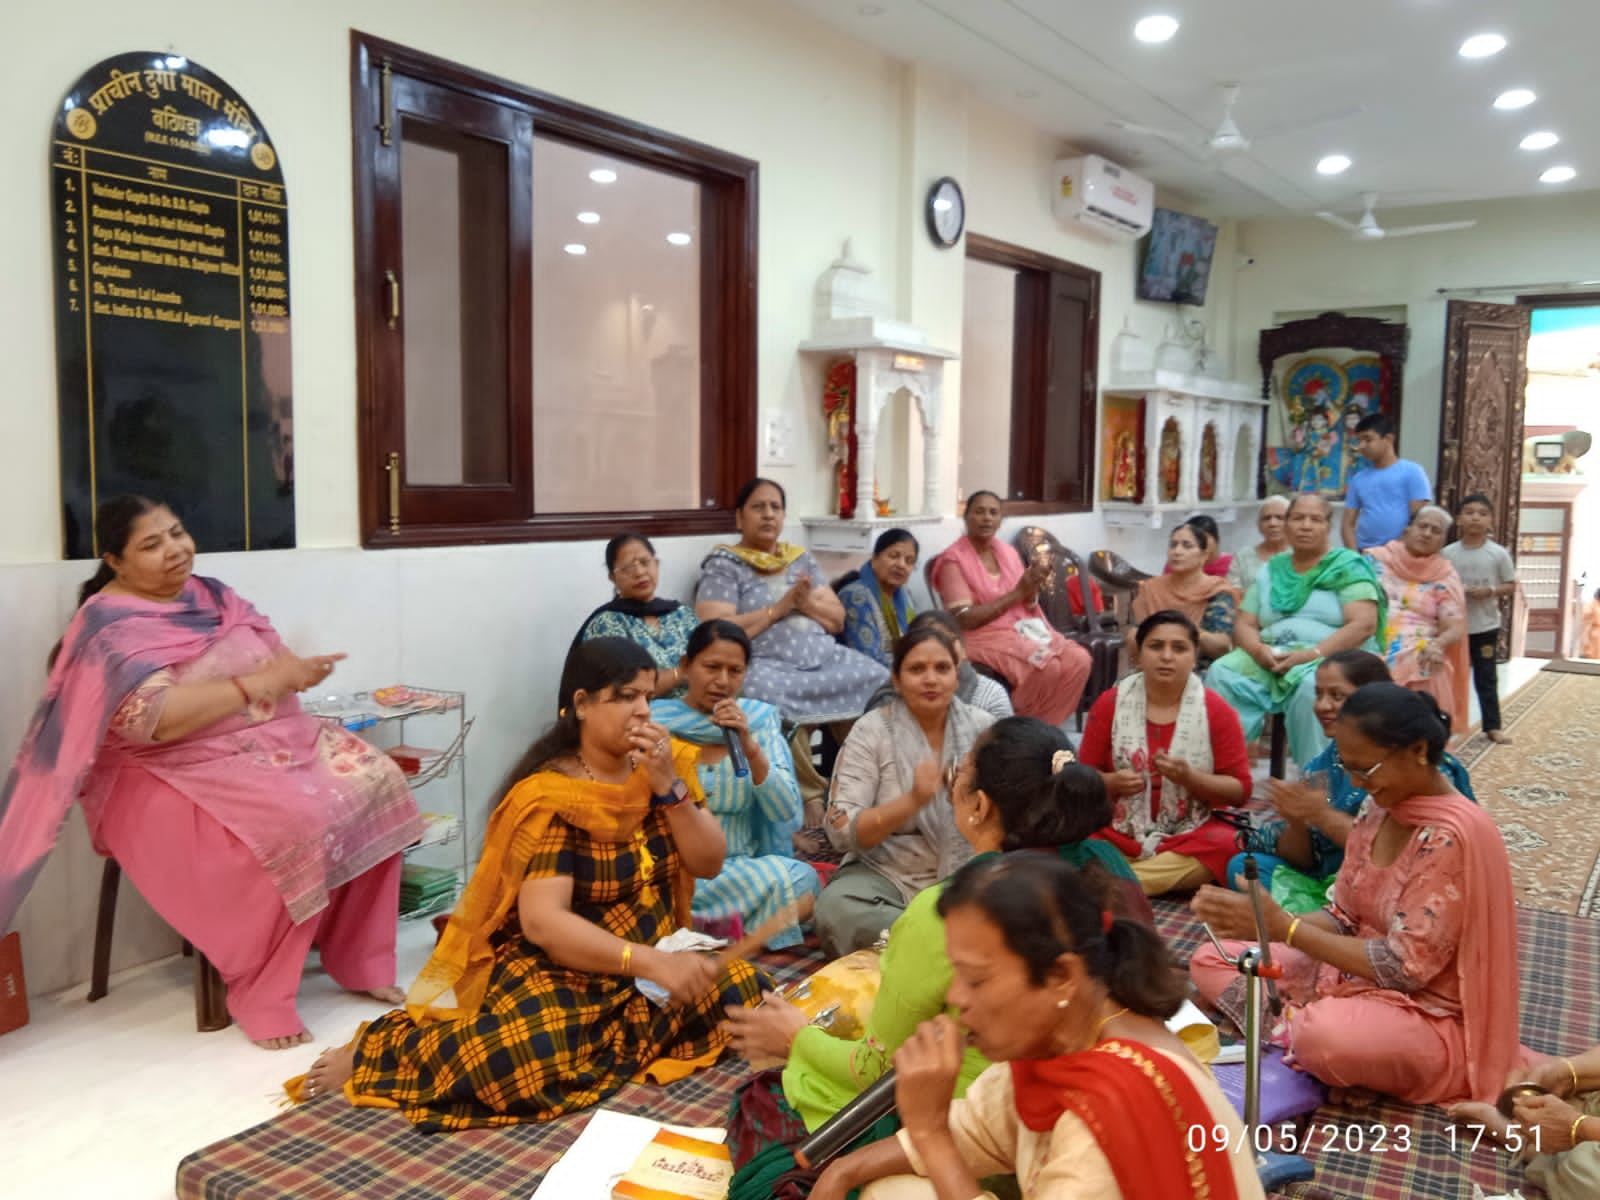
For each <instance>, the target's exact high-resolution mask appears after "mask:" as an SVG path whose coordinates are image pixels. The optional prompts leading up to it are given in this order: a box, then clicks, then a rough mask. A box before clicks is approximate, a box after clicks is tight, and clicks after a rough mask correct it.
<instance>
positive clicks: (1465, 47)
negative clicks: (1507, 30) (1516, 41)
mask: <svg viewBox="0 0 1600 1200" xmlns="http://www.w3.org/2000/svg"><path fill="white" fill-rule="evenodd" d="M1505 48H1506V40H1505V38H1503V37H1501V36H1500V35H1499V34H1498V33H1476V34H1473V35H1472V36H1471V37H1469V38H1468V39H1467V40H1466V41H1464V42H1462V43H1461V49H1459V50H1457V51H1456V53H1457V54H1459V55H1461V57H1462V58H1489V57H1491V56H1493V55H1496V54H1499V53H1500V51H1502V50H1504V49H1505Z"/></svg>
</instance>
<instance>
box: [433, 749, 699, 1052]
mask: <svg viewBox="0 0 1600 1200" xmlns="http://www.w3.org/2000/svg"><path fill="white" fill-rule="evenodd" d="M672 761H673V765H674V766H675V767H676V768H677V771H678V778H679V779H681V780H683V782H684V784H685V785H687V787H688V789H689V795H690V797H692V799H693V800H694V802H695V803H699V802H700V800H701V799H702V797H703V793H702V792H701V790H700V781H699V779H698V778H697V774H698V772H696V771H695V766H696V764H698V763H699V761H700V747H698V746H691V745H689V744H688V743H686V742H680V741H678V740H677V739H676V738H674V739H673V742H672ZM649 815H650V783H649V780H648V778H647V777H646V775H645V771H644V768H643V767H640V768H638V769H637V770H635V771H634V773H633V774H632V775H630V776H629V777H628V780H627V782H626V783H620V784H614V783H594V782H591V781H589V780H586V779H570V778H568V777H567V776H565V775H563V774H561V773H560V772H559V771H551V770H543V771H539V772H537V773H535V774H533V775H529V776H528V777H527V778H526V779H524V780H522V781H521V782H520V783H518V784H517V785H516V786H515V787H513V788H512V789H511V790H510V791H509V792H507V793H506V798H505V799H504V800H502V801H501V802H500V804H499V806H498V807H497V808H496V809H495V810H494V815H493V816H491V817H490V818H489V828H488V830H487V831H486V832H485V833H484V837H483V853H482V854H481V855H480V856H479V858H478V866H477V869H476V870H474V871H473V872H472V879H471V880H470V881H469V882H468V883H467V886H466V890H465V891H463V892H462V893H461V899H460V900H458V901H457V902H456V907H455V911H454V912H452V913H451V914H450V921H449V923H448V924H447V925H446V926H445V927H444V932H443V933H442V934H440V935H439V942H438V945H436V946H435V947H434V950H433V955H432V957H430V958H429V959H428V961H427V963H426V964H425V965H424V966H423V968H422V970H421V971H420V972H418V974H417V978H416V982H415V983H413V984H412V985H411V987H410V990H408V991H407V992H406V1012H407V1013H408V1014H409V1015H410V1017H411V1019H412V1020H413V1021H415V1022H416V1023H417V1024H418V1025H429V1024H432V1023H434V1022H436V1021H448V1020H455V1019H457V1018H460V1017H469V1016H472V1015H473V1014H474V1013H476V1012H477V1011H478V1010H479V1009H480V1008H481V1007H482V1006H483V997H484V995H485V993H486V992H487V991H488V987H489V976H490V974H491V973H492V972H493V970H494V948H493V946H491V945H490V942H489V939H490V937H491V936H492V935H493V934H494V932H495V930H497V929H499V928H500V926H501V925H502V924H504V923H505V919H506V917H507V916H508V915H509V914H510V912H511V909H512V907H513V906H514V905H515V904H516V902H517V893H518V892H519V891H521V890H522V884H523V881H524V880H525V879H526V878H527V874H528V863H529V862H530V861H531V860H532V858H533V852H534V849H535V848H536V847H537V846H538V844H539V842H540V841H541V840H542V839H543V838H544V837H545V836H546V834H547V833H548V832H549V830H550V826H551V823H552V822H553V821H554V820H555V819H556V818H557V817H560V818H561V819H562V820H564V821H566V822H567V823H568V824H569V825H576V826H577V827H578V828H579V829H582V830H583V831H584V832H585V833H587V834H588V835H589V836H590V837H592V838H595V839H596V840H598V841H606V842H619V841H623V840H625V839H627V838H630V837H632V836H633V835H634V834H635V833H636V832H637V831H638V829H639V826H640V825H642V824H643V823H644V819H645V818H646V817H647V816H649ZM693 900H694V879H693V877H691V876H690V875H689V874H688V873H687V872H683V873H681V874H680V875H679V877H678V879H677V880H676V881H675V886H674V887H673V890H672V912H673V916H674V917H675V918H676V919H677V921H678V924H679V927H680V928H684V929H687V928H689V927H690V925H691V916H690V912H689V906H690V904H691V903H692V902H693Z"/></svg>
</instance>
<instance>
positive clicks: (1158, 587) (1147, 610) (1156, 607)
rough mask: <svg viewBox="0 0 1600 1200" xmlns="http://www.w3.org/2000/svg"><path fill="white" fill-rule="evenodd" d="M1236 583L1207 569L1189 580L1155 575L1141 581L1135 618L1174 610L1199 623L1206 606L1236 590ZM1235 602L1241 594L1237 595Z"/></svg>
mask: <svg viewBox="0 0 1600 1200" xmlns="http://www.w3.org/2000/svg"><path fill="white" fill-rule="evenodd" d="M1233 590H1234V589H1233V585H1232V584H1231V583H1229V582H1228V581H1227V580H1226V579H1223V578H1219V577H1217V576H1216V575H1213V574H1210V573H1209V572H1207V571H1196V572H1195V573H1194V574H1193V575H1190V576H1189V577H1188V578H1186V579H1180V578H1179V577H1178V576H1176V575H1152V576H1150V578H1149V579H1145V580H1141V581H1140V583H1139V591H1138V593H1137V595H1135V597H1134V601H1133V617H1134V620H1136V621H1142V620H1144V619H1145V618H1146V617H1148V616H1150V615H1151V614H1152V613H1158V612H1162V611H1164V610H1166V609H1172V610H1173V611H1175V612H1181V613H1182V614H1183V615H1184V616H1186V617H1188V618H1189V619H1190V620H1191V621H1193V622H1194V623H1195V626H1196V627H1198V626H1199V625H1200V622H1201V620H1203V619H1204V617H1205V615H1206V605H1207V604H1209V603H1211V599H1212V597H1213V596H1215V595H1216V594H1217V593H1218V592H1230V593H1231V592H1233ZM1233 598H1234V600H1235V602H1237V601H1238V599H1239V597H1238V595H1237V594H1234V597H1233Z"/></svg>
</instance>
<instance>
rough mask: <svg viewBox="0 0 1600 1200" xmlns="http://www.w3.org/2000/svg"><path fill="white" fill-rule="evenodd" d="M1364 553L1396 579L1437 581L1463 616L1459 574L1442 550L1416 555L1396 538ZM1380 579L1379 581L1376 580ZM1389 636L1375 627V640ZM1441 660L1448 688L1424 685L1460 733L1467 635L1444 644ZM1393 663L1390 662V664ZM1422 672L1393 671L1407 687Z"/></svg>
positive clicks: (1468, 663) (1392, 616) (1392, 610)
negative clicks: (1447, 672) (1446, 667)
mask: <svg viewBox="0 0 1600 1200" xmlns="http://www.w3.org/2000/svg"><path fill="white" fill-rule="evenodd" d="M1367 556H1368V557H1369V558H1371V559H1373V560H1374V561H1375V562H1377V563H1378V565H1379V566H1381V567H1382V568H1383V570H1384V571H1386V572H1393V573H1394V575H1395V577H1396V578H1397V579H1402V580H1405V581H1407V582H1409V583H1415V584H1426V583H1437V584H1440V585H1441V586H1443V588H1444V590H1445V592H1446V593H1447V594H1448V595H1449V597H1450V599H1451V600H1453V601H1454V602H1455V605H1456V608H1457V609H1458V610H1459V611H1460V612H1461V615H1462V619H1463V620H1465V619H1466V612H1467V593H1466V589H1465V588H1463V587H1462V586H1461V576H1460V575H1458V574H1457V573H1456V568H1455V564H1454V563H1452V562H1451V561H1450V560H1449V559H1448V558H1446V557H1445V556H1444V555H1442V554H1430V555H1428V556H1427V557H1419V556H1417V555H1415V554H1413V553H1411V551H1409V550H1407V549H1406V546H1405V543H1404V542H1402V541H1401V540H1400V539H1399V538H1396V539H1395V540H1394V541H1392V542H1385V543H1384V544H1383V545H1381V546H1373V547H1371V548H1370V549H1368V550H1367ZM1380 582H1381V581H1380ZM1396 619H1397V613H1396V607H1395V603H1394V602H1391V603H1390V605H1389V622H1390V624H1391V625H1392V624H1394V622H1395V621H1396ZM1390 640H1391V639H1390V636H1389V634H1388V632H1387V631H1386V630H1383V629H1380V630H1378V642H1379V644H1380V645H1381V646H1383V647H1385V648H1387V647H1388V646H1389V643H1390ZM1444 653H1445V661H1446V662H1447V663H1448V664H1449V666H1450V681H1449V687H1448V688H1442V687H1433V688H1424V689H1422V690H1425V691H1427V692H1429V693H1430V694H1431V695H1433V696H1434V697H1435V698H1436V699H1437V700H1438V701H1439V707H1441V708H1443V709H1444V710H1445V711H1446V712H1448V713H1449V714H1450V732H1451V733H1452V734H1458V733H1462V732H1464V731H1465V730H1466V727H1467V716H1468V714H1469V713H1470V712H1471V708H1470V707H1469V705H1470V700H1469V699H1468V695H1467V688H1468V685H1469V679H1470V675H1471V672H1472V660H1471V658H1470V656H1469V655H1468V654H1467V638H1466V635H1465V634H1463V635H1462V637H1461V640H1460V641H1458V642H1456V643H1455V644H1454V645H1453V646H1447V647H1445V652H1444ZM1396 665H1397V664H1394V663H1391V664H1390V666H1391V668H1394V667H1395V666H1396ZM1421 678H1422V676H1421V675H1419V674H1417V673H1416V671H1415V667H1413V668H1412V670H1411V671H1410V672H1409V673H1408V672H1406V671H1404V670H1395V671H1394V681H1395V682H1396V683H1398V684H1400V685H1401V686H1402V687H1410V686H1411V685H1412V684H1413V683H1415V682H1416V681H1417V680H1419V679H1421Z"/></svg>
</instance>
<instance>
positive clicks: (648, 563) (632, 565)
mask: <svg viewBox="0 0 1600 1200" xmlns="http://www.w3.org/2000/svg"><path fill="white" fill-rule="evenodd" d="M655 565H656V560H655V559H654V558H650V557H646V558H636V559H634V560H633V561H632V562H625V563H618V564H617V565H616V566H615V567H613V568H612V571H611V573H612V574H613V575H632V574H634V573H635V572H636V571H648V570H649V569H650V568H651V567H653V566H655Z"/></svg>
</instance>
